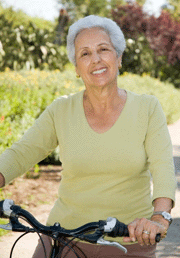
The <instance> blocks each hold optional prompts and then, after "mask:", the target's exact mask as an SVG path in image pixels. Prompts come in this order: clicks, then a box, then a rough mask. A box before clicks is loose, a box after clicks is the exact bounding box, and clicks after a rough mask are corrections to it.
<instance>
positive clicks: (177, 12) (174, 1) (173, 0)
mask: <svg viewBox="0 0 180 258" xmlns="http://www.w3.org/2000/svg"><path fill="white" fill-rule="evenodd" d="M169 4H170V5H171V6H173V7H174V10H170V13H171V14H172V15H173V17H175V18H176V19H180V4H179V0H169Z"/></svg>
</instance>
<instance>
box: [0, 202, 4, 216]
mask: <svg viewBox="0 0 180 258" xmlns="http://www.w3.org/2000/svg"><path fill="white" fill-rule="evenodd" d="M3 203H4V201H0V218H2V216H3Z"/></svg>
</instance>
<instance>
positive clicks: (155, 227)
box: [123, 218, 167, 245]
mask: <svg viewBox="0 0 180 258" xmlns="http://www.w3.org/2000/svg"><path fill="white" fill-rule="evenodd" d="M128 229H129V237H124V238H123V241H124V242H135V241H138V243H139V244H140V245H154V244H155V243H156V242H155V237H156V235H157V234H158V233H160V234H161V236H162V237H163V236H166V233H167V227H165V225H163V224H161V223H159V222H156V221H152V220H148V219H146V218H141V219H135V220H134V221H133V222H131V223H130V224H129V225H128Z"/></svg>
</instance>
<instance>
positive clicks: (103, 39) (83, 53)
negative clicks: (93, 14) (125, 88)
mask: <svg viewBox="0 0 180 258" xmlns="http://www.w3.org/2000/svg"><path fill="white" fill-rule="evenodd" d="M75 54H76V72H77V74H78V75H80V77H81V78H82V79H83V81H84V83H85V86H86V88H87V87H106V86H108V87H109V86H114V85H115V86H116V85H117V74H118V66H119V65H120V64H121V57H119V58H118V57H117V53H116V51H115V49H114V47H113V45H112V43H111V40H110V37H109V36H108V34H107V33H106V32H105V31H104V30H102V29H100V28H91V29H84V30H83V31H81V32H80V33H79V34H78V36H77V37H76V40H75Z"/></svg>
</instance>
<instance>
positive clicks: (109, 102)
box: [84, 87, 122, 113]
mask: <svg viewBox="0 0 180 258" xmlns="http://www.w3.org/2000/svg"><path fill="white" fill-rule="evenodd" d="M121 95H122V90H121V89H119V88H118V87H114V88H113V89H112V88H111V89H107V88H106V89H92V88H87V89H86V90H85V92H84V102H86V105H88V106H89V107H91V108H92V109H93V110H94V111H95V112H98V113H99V112H102V111H105V110H106V111H108V110H112V109H114V108H115V107H116V106H117V105H118V104H119V103H120V102H121Z"/></svg>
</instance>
